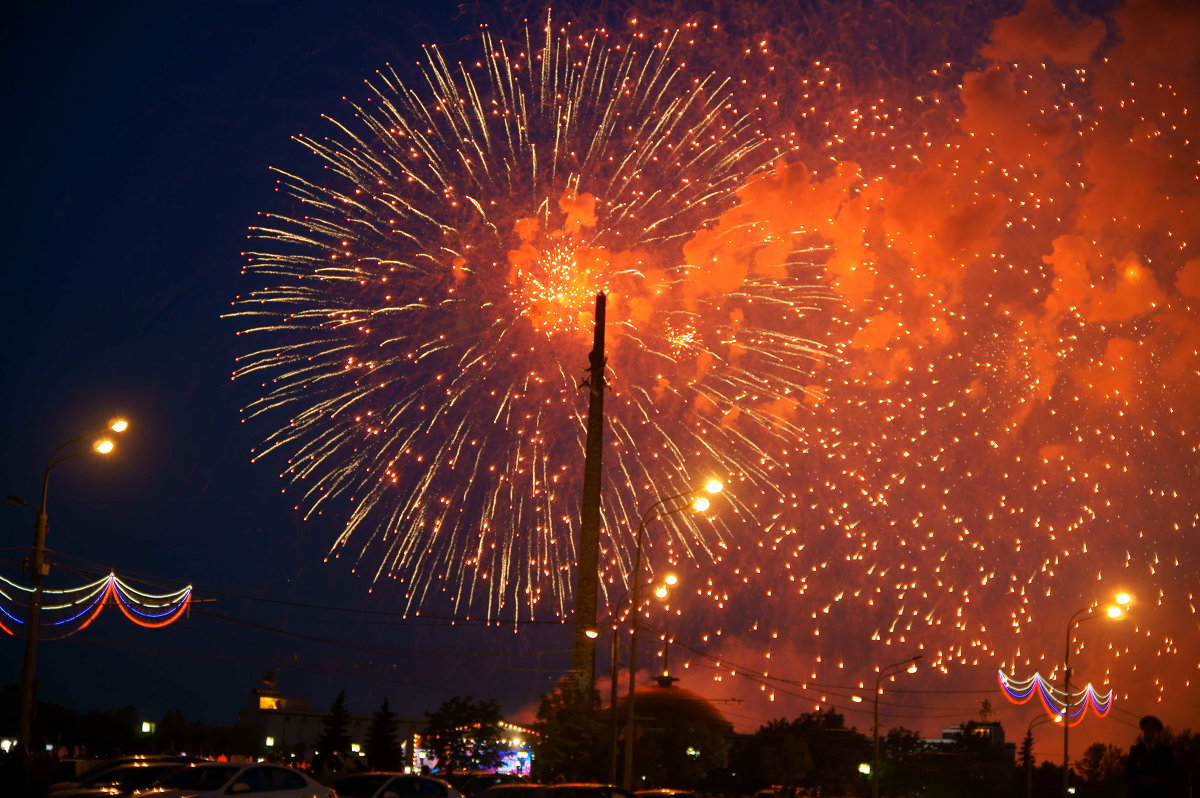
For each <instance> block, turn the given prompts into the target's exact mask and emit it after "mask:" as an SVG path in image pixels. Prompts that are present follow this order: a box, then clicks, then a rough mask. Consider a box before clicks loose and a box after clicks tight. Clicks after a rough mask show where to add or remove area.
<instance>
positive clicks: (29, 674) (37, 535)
mask: <svg viewBox="0 0 1200 798" xmlns="http://www.w3.org/2000/svg"><path fill="white" fill-rule="evenodd" d="M120 425H121V426H120V427H119V428H118V426H117V422H113V423H111V424H110V425H109V427H108V428H107V429H105V428H101V429H99V430H97V431H96V432H89V433H88V434H86V435H80V436H79V437H77V438H72V439H71V440H69V441H67V442H66V443H62V444H59V445H58V447H57V448H55V450H54V451H53V452H51V453H50V457H49V458H48V459H47V460H46V468H45V469H44V470H43V471H42V494H41V498H40V499H39V500H38V505H37V508H36V509H35V510H34V512H35V513H36V515H35V517H34V521H33V550H32V551H31V552H30V555H29V587H30V593H29V612H28V614H27V615H26V618H25V656H24V660H23V662H22V665H21V694H20V696H19V700H18V704H17V742H19V743H21V744H22V745H24V746H25V750H26V751H28V750H29V744H30V742H31V741H32V729H33V700H34V694H35V693H36V692H37V644H38V635H39V634H40V633H41V628H42V590H43V588H42V577H44V576H45V575H46V573H47V572H48V571H49V566H48V564H47V562H46V531H47V530H48V528H49V525H48V524H47V522H46V497H47V495H48V494H49V490H50V472H52V471H53V470H54V468H55V467H56V466H58V465H59V464H61V463H65V462H66V461H67V460H71V459H74V458H76V457H80V456H82V455H84V454H87V451H88V450H87V449H83V450H80V451H75V452H71V453H69V454H62V452H63V450H64V449H68V448H70V447H72V446H75V445H76V444H78V443H80V442H81V441H85V440H87V439H88V438H94V437H96V436H97V435H102V434H104V433H105V432H106V431H107V430H108V429H111V430H112V431H114V432H123V431H124V429H125V426H126V424H125V422H124V421H121V422H120ZM60 455H61V456H60ZM9 501H10V502H12V503H15V504H26V503H25V502H24V501H22V500H20V499H17V498H16V497H12V496H10V497H9ZM26 506H28V505H26Z"/></svg>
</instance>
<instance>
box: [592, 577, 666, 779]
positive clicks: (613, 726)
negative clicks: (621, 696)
mask: <svg viewBox="0 0 1200 798" xmlns="http://www.w3.org/2000/svg"><path fill="white" fill-rule="evenodd" d="M651 581H653V580H651ZM678 582H679V580H678V579H677V578H676V577H675V575H674V574H668V575H667V576H666V577H664V578H663V581H662V584H660V585H659V586H658V587H657V588H655V590H654V595H655V596H657V597H658V598H660V599H665V598H666V597H667V593H668V588H670V587H672V586H674V585H675V584H677V583H678ZM629 598H630V592H629V591H628V590H627V591H625V592H624V593H622V594H621V597H620V598H618V599H617V601H616V602H615V603H614V604H613V609H612V612H611V613H610V614H611V616H612V651H611V652H610V653H609V660H608V661H609V668H610V673H609V691H610V692H609V700H608V706H609V712H610V714H611V718H610V729H609V732H610V734H609V748H608V751H609V760H608V781H609V783H610V784H616V782H617V740H618V736H619V735H618V724H617V672H618V671H619V669H620V664H621V663H620V659H621V637H620V632H619V623H618V620H617V619H618V618H619V617H620V614H621V608H622V607H624V606H625V604H626V602H627V601H628V600H629ZM632 621H633V623H634V624H635V625H636V623H637V618H636V617H635V618H633V619H632ZM587 634H588V635H589V636H591V635H593V634H595V635H596V636H597V637H599V634H598V633H596V632H591V631H589V632H588V633H587Z"/></svg>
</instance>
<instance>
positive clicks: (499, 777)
mask: <svg viewBox="0 0 1200 798" xmlns="http://www.w3.org/2000/svg"><path fill="white" fill-rule="evenodd" d="M524 781H525V779H523V778H521V777H520V776H518V775H517V774H516V773H472V774H471V775H469V776H467V777H466V778H464V779H463V780H462V781H461V782H459V783H458V785H457V786H458V791H459V792H461V793H462V794H463V795H465V796H467V798H471V797H472V796H474V795H475V794H477V793H481V792H483V791H484V790H486V789H488V788H489V787H496V786H498V785H501V784H521V783H523V782H524ZM507 798H516V794H515V793H514V794H511V795H508V796H507Z"/></svg>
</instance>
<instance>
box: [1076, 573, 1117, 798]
mask: <svg viewBox="0 0 1200 798" xmlns="http://www.w3.org/2000/svg"><path fill="white" fill-rule="evenodd" d="M1131 601H1132V599H1131V598H1130V596H1129V594H1128V593H1118V594H1117V596H1116V604H1112V605H1110V606H1109V607H1107V608H1106V609H1105V611H1104V615H1105V616H1106V617H1108V618H1113V619H1116V618H1120V617H1121V616H1122V615H1124V614H1125V611H1126V610H1127V609H1128V608H1129V603H1130V602H1131ZM1095 612H1096V605H1095V604H1091V605H1089V606H1087V607H1084V608H1083V609H1081V610H1077V611H1076V612H1075V614H1074V615H1072V616H1071V618H1070V620H1068V621H1067V645H1066V649H1065V650H1064V652H1063V712H1062V725H1063V786H1062V794H1063V798H1067V796H1068V795H1070V794H1071V745H1070V734H1071V631H1072V630H1073V629H1074V628H1075V627H1076V626H1078V625H1079V624H1081V623H1083V622H1084V621H1090V620H1092V619H1093V618H1098V617H1100V616H1098V615H1096V614H1095ZM1084 613H1087V614H1086V615H1084ZM1080 615H1084V617H1082V618H1079V616H1080ZM1076 618H1079V620H1076Z"/></svg>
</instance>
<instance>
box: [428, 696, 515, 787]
mask: <svg viewBox="0 0 1200 798" xmlns="http://www.w3.org/2000/svg"><path fill="white" fill-rule="evenodd" d="M500 720H501V718H500V705H499V704H497V703H496V702H495V701H494V700H490V699H489V700H487V701H472V700H471V696H467V697H466V698H463V697H461V696H454V697H453V698H451V699H450V700H449V701H446V702H444V703H443V704H442V705H441V706H440V707H438V708H437V711H436V712H426V713H425V731H424V735H423V739H424V743H425V748H426V749H427V750H429V751H432V752H433V753H434V754H435V755H436V756H437V760H438V771H439V772H442V773H451V772H453V771H457V770H489V769H492V768H495V767H497V766H498V765H500V762H501V756H502V755H503V748H502V745H503V742H502V740H503V734H502V733H501V731H500Z"/></svg>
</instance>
